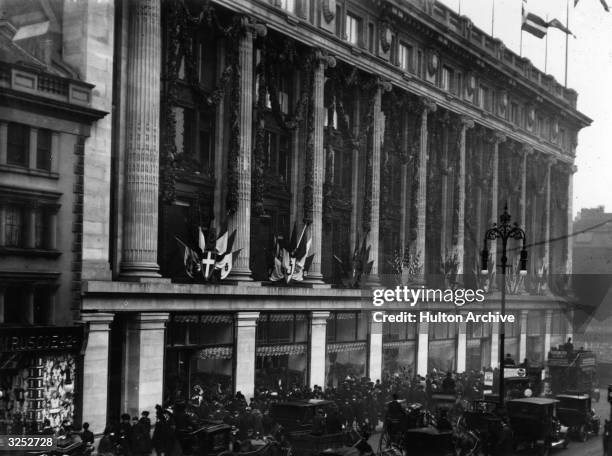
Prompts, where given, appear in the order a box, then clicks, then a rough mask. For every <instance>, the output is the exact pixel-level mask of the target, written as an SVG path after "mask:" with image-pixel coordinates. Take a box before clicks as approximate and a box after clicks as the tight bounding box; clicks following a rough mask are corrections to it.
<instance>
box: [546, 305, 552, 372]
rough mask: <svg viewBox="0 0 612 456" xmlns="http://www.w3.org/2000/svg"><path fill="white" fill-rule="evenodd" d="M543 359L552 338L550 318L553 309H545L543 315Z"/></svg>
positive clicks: (548, 349)
mask: <svg viewBox="0 0 612 456" xmlns="http://www.w3.org/2000/svg"><path fill="white" fill-rule="evenodd" d="M544 318H545V320H544V360H547V359H548V352H549V351H550V344H551V339H552V319H553V311H552V310H547V311H546V314H545V316H544Z"/></svg>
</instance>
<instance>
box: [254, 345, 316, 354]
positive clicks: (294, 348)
mask: <svg viewBox="0 0 612 456" xmlns="http://www.w3.org/2000/svg"><path fill="white" fill-rule="evenodd" d="M306 349H307V347H306V344H283V345H264V346H263V347H257V349H256V350H255V352H256V354H257V356H285V355H303V354H304V353H306Z"/></svg>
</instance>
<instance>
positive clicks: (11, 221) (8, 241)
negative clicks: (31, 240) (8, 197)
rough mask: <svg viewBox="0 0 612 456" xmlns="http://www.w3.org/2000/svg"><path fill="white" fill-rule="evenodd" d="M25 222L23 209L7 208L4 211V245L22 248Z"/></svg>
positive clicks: (16, 207)
mask: <svg viewBox="0 0 612 456" xmlns="http://www.w3.org/2000/svg"><path fill="white" fill-rule="evenodd" d="M24 232H25V221H24V216H23V209H22V208H21V207H19V206H7V207H6V208H5V209H4V236H5V239H4V245H6V246H8V247H23V244H24Z"/></svg>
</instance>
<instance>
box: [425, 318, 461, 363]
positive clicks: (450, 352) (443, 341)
mask: <svg viewBox="0 0 612 456" xmlns="http://www.w3.org/2000/svg"><path fill="white" fill-rule="evenodd" d="M456 343H457V324H456V323H448V322H440V323H434V324H430V325H429V357H428V361H427V367H428V370H429V371H432V370H433V369H436V370H438V371H454V370H456V365H455V364H456V358H457V350H456Z"/></svg>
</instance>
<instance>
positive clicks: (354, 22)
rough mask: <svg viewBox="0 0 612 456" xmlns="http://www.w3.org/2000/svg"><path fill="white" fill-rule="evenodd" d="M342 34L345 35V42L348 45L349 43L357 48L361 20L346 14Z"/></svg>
mask: <svg viewBox="0 0 612 456" xmlns="http://www.w3.org/2000/svg"><path fill="white" fill-rule="evenodd" d="M344 33H345V35H346V40H347V41H348V42H349V43H351V44H352V45H353V46H358V45H359V38H360V35H361V19H360V18H358V17H357V16H354V15H352V14H350V13H347V15H346V24H345V27H344Z"/></svg>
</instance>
